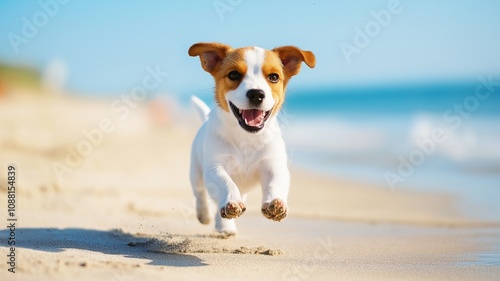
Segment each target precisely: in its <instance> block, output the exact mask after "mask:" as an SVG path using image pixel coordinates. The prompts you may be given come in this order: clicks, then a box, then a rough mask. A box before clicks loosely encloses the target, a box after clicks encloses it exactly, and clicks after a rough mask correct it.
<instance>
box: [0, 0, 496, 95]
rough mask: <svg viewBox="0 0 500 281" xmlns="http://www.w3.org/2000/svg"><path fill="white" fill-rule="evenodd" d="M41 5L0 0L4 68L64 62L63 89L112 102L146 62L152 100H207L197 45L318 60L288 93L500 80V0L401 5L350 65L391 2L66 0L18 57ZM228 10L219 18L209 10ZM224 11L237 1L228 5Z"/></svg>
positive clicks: (207, 81)
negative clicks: (194, 52)
mask: <svg viewBox="0 0 500 281" xmlns="http://www.w3.org/2000/svg"><path fill="white" fill-rule="evenodd" d="M53 1H55V0H41V1H2V2H0V23H1V24H0V61H3V62H7V63H21V64H28V65H33V66H36V67H40V68H43V67H45V66H46V65H47V64H48V63H49V62H50V61H53V60H60V61H63V62H64V63H65V64H66V66H67V69H68V77H67V81H66V84H67V87H68V88H69V89H71V90H74V91H78V92H88V93H96V94H105V93H120V92H126V91H129V90H130V89H131V88H132V87H133V86H135V85H137V84H138V83H139V82H140V81H141V79H142V77H143V76H144V74H145V68H146V66H148V65H160V68H161V69H162V70H164V71H168V72H169V73H170V75H169V77H168V78H167V80H166V81H165V82H164V83H163V84H162V85H161V87H160V88H159V89H158V91H161V92H168V93H179V94H185V93H186V94H193V93H196V92H204V93H206V92H210V91H211V87H212V85H213V82H212V79H211V77H210V76H209V75H208V74H207V73H205V72H204V71H202V69H201V68H200V65H199V62H198V60H197V59H195V58H191V57H189V56H188V55H187V49H188V48H189V46H190V45H191V44H193V43H196V42H200V41H220V42H223V43H227V44H230V45H232V46H233V47H240V46H246V45H257V46H261V47H264V48H273V47H276V46H279V45H297V46H299V47H301V48H303V49H307V50H311V51H313V52H314V53H315V54H316V56H317V67H316V68H315V69H312V70H310V69H307V67H304V68H303V71H302V73H301V74H299V76H298V77H297V78H295V79H293V80H292V83H291V86H292V87H297V88H300V87H311V86H328V85H345V84H348V85H351V84H363V83H393V82H401V81H429V80H437V81H440V80H463V79H471V80H472V79H474V78H475V77H476V76H478V75H480V74H489V73H493V74H500V28H498V27H499V26H500V17H499V16H498V15H499V13H500V1H495V0H481V1H451V0H448V1H446V0H443V1H431V0H419V1H411V0H401V1H396V2H394V3H397V2H399V8H400V12H399V13H398V14H392V16H391V20H390V22H389V23H388V24H387V26H385V27H381V28H380V30H379V31H378V32H377V33H376V35H375V36H374V37H373V38H371V39H370V43H369V44H368V45H367V46H366V47H364V48H361V49H360V50H361V51H360V53H359V54H355V55H353V56H352V57H351V59H352V60H351V62H350V63H348V62H347V60H346V58H345V56H344V55H343V53H342V50H341V48H340V46H341V44H342V43H346V44H351V45H353V46H354V37H355V34H356V32H355V28H356V27H358V28H360V29H362V30H363V29H365V27H366V26H367V25H369V24H370V22H372V21H373V20H374V18H373V15H372V12H378V11H380V10H383V9H385V10H387V6H388V4H389V3H391V1H395V0H384V1H378V0H357V1H347V0H345V1H328V0H323V1H321V0H317V1H284V0H283V1H281V0H280V1H250V0H221V1H212V0H207V1H181V0H178V1H160V0H158V1H76V0H73V1H69V3H67V4H64V5H60V6H59V11H57V12H56V13H55V15H54V16H53V17H49V18H48V21H47V24H46V25H45V26H43V27H40V28H39V30H38V32H37V33H36V34H35V36H34V37H33V38H30V39H28V40H27V41H28V42H27V43H26V44H21V45H19V52H18V53H16V52H15V51H14V49H13V48H12V45H11V43H10V40H9V34H12V33H16V34H18V35H22V28H23V25H24V22H23V17H26V18H27V19H28V20H29V21H33V16H34V15H36V13H39V12H40V11H43V9H42V6H41V5H40V4H39V3H40V2H41V3H49V2H53ZM221 3H226V4H227V5H229V6H226V7H230V9H229V10H227V11H226V12H225V13H224V14H223V17H222V18H221V17H219V15H218V13H217V11H216V9H215V7H214V5H217V4H221ZM231 3H232V4H234V5H233V6H231Z"/></svg>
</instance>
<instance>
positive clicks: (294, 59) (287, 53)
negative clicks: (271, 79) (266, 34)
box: [273, 46, 316, 78]
mask: <svg viewBox="0 0 500 281" xmlns="http://www.w3.org/2000/svg"><path fill="white" fill-rule="evenodd" d="M273 51H274V52H276V53H277V54H278V56H279V58H280V59H281V63H283V69H284V71H285V75H287V76H288V78H290V77H292V76H294V75H296V74H297V73H299V71H300V66H301V65H302V62H305V63H306V64H307V66H309V67H310V68H314V66H316V58H315V57H314V54H313V53H312V52H310V51H303V50H301V49H299V48H297V47H295V46H282V47H278V48H274V49H273Z"/></svg>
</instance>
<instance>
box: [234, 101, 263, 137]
mask: <svg viewBox="0 0 500 281" xmlns="http://www.w3.org/2000/svg"><path fill="white" fill-rule="evenodd" d="M229 105H230V106H231V110H232V111H233V114H234V116H235V117H236V119H238V123H239V124H240V126H241V127H242V128H243V129H245V130H246V131H248V132H251V133H255V132H258V131H260V130H261V129H262V128H264V123H265V122H266V121H267V119H268V118H269V116H270V115H271V110H269V111H264V110H260V109H239V108H237V107H236V106H235V105H234V104H233V103H232V102H229Z"/></svg>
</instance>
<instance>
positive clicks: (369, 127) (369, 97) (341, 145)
mask: <svg viewBox="0 0 500 281" xmlns="http://www.w3.org/2000/svg"><path fill="white" fill-rule="evenodd" d="M280 119H281V124H282V127H283V132H284V137H285V139H286V142H287V145H288V149H289V154H290V159H291V162H292V165H296V166H301V167H303V168H309V169H314V170H317V171H321V172H324V173H328V174H330V175H334V176H336V177H344V178H348V179H354V180H358V181H364V182H367V183H375V184H378V185H382V186H386V187H387V188H390V189H392V190H395V191H397V190H398V189H406V188H408V189H418V190H426V191H440V192H449V193H452V194H454V195H456V196H457V197H459V198H461V199H462V203H463V204H462V207H463V209H464V212H465V213H466V214H468V215H470V216H472V217H474V218H477V219H481V220H495V221H500V203H499V202H500V87H499V86H498V85H493V86H492V85H488V87H486V86H485V84H484V83H481V81H479V80H478V81H473V82H463V83H448V84H446V83H426V84H407V85H392V86H376V87H375V86H374V87H368V86H363V87H362V86H359V87H330V88H321V89H306V90H304V89H300V90H294V89H291V90H289V91H288V93H287V99H286V102H285V106H284V110H283V111H282V113H281V116H280Z"/></svg>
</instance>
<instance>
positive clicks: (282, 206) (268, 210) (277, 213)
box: [262, 199, 288, 221]
mask: <svg viewBox="0 0 500 281" xmlns="http://www.w3.org/2000/svg"><path fill="white" fill-rule="evenodd" d="M287 212H288V207H287V206H286V203H285V202H284V201H283V200H281V199H274V200H273V201H271V202H269V203H264V204H262V214H263V215H264V217H266V218H268V219H270V220H273V221H281V220H283V219H284V218H286V215H287Z"/></svg>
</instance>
